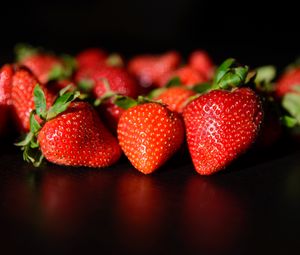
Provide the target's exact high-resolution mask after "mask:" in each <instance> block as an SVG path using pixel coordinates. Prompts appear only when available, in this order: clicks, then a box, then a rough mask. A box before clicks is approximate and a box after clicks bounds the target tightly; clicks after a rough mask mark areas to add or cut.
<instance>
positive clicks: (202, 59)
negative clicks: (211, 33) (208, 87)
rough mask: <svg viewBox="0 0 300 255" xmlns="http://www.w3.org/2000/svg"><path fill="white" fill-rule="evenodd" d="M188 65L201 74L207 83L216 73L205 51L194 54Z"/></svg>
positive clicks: (197, 51)
mask: <svg viewBox="0 0 300 255" xmlns="http://www.w3.org/2000/svg"><path fill="white" fill-rule="evenodd" d="M188 64H189V66H190V67H192V68H193V69H195V70H197V71H198V72H200V73H201V74H202V76H204V78H205V80H206V81H208V80H210V79H211V78H212V76H213V73H214V64H213V61H212V59H211V58H210V56H209V55H208V54H207V52H205V51H203V50H196V51H194V52H192V54H191V55H190V57H189V61H188Z"/></svg>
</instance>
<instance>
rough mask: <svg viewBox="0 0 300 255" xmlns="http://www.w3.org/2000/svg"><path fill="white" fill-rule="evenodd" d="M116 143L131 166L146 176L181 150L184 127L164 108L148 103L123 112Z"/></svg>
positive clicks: (178, 117)
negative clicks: (117, 142)
mask: <svg viewBox="0 0 300 255" xmlns="http://www.w3.org/2000/svg"><path fill="white" fill-rule="evenodd" d="M117 131H118V138H119V143H120V146H121V148H122V150H123V151H124V153H125V155H126V156H127V158H128V159H129V161H130V162H131V163H132V165H133V166H134V167H135V168H136V169H137V170H139V171H140V172H142V173H144V174H149V173H152V172H154V171H155V170H156V169H158V168H159V167H160V166H161V165H163V164H164V163H165V162H166V161H167V160H168V159H169V158H170V157H171V156H172V155H173V154H174V153H175V152H176V151H177V150H178V149H179V148H180V146H181V144H182V142H183V139H184V125H183V121H182V120H181V118H180V116H179V115H178V114H177V113H175V112H171V111H170V110H169V109H168V108H167V107H166V106H164V105H161V104H159V103H153V102H148V103H144V104H140V105H136V106H133V107H131V108H129V109H128V110H126V111H125V112H124V113H123V114H122V115H121V118H120V121H119V124H118V130H117Z"/></svg>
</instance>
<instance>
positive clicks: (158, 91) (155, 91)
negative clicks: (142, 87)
mask: <svg viewBox="0 0 300 255" xmlns="http://www.w3.org/2000/svg"><path fill="white" fill-rule="evenodd" d="M166 89H167V88H165V87H163V88H158V89H153V90H152V91H151V92H150V93H149V94H148V95H147V97H148V98H150V99H153V98H157V97H158V96H159V95H160V94H162V93H163V92H164V91H166Z"/></svg>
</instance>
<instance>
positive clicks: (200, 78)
mask: <svg viewBox="0 0 300 255" xmlns="http://www.w3.org/2000/svg"><path fill="white" fill-rule="evenodd" d="M174 77H178V78H179V80H180V84H181V85H186V86H193V85H196V84H198V83H203V82H206V81H207V79H206V77H205V76H204V75H203V74H202V73H200V72H198V71H197V70H196V69H194V68H192V67H189V66H184V67H181V68H179V69H177V70H175V71H173V72H170V73H166V74H165V75H163V76H161V78H160V79H159V86H161V87H163V86H165V85H166V84H167V83H168V82H169V81H170V80H171V79H172V78H174Z"/></svg>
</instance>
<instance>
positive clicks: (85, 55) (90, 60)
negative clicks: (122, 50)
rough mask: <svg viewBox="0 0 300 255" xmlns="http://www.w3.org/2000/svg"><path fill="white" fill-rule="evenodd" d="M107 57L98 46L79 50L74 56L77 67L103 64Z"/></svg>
mask: <svg viewBox="0 0 300 255" xmlns="http://www.w3.org/2000/svg"><path fill="white" fill-rule="evenodd" d="M107 57H108V54H107V53H106V52H105V51H104V50H101V49H98V48H90V49H86V50H83V51H81V52H80V53H79V54H78V55H77V56H76V61H77V65H78V68H79V69H81V68H89V67H94V66H98V65H104V64H105V61H106V59H107Z"/></svg>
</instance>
